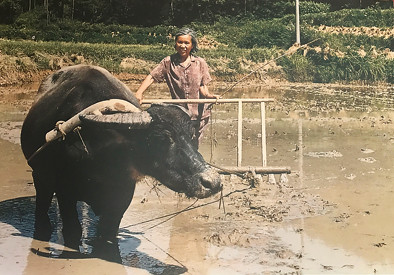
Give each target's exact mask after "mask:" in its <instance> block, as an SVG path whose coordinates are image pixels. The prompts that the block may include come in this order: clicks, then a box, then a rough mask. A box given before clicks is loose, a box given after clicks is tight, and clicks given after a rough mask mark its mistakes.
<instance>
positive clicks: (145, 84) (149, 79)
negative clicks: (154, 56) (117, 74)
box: [135, 74, 155, 104]
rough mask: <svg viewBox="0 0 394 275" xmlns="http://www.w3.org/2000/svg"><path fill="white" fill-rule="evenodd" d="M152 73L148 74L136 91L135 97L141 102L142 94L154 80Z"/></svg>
mask: <svg viewBox="0 0 394 275" xmlns="http://www.w3.org/2000/svg"><path fill="white" fill-rule="evenodd" d="M154 81H155V80H154V79H153V77H152V75H150V74H149V75H148V76H147V77H146V78H145V79H144V81H143V82H142V83H141V85H140V87H139V88H138V90H137V92H136V93H135V97H136V98H137V99H138V102H139V103H140V104H141V102H142V98H143V96H142V94H143V93H144V92H145V90H146V89H148V87H149V86H150V85H151V84H152V83H153V82H154Z"/></svg>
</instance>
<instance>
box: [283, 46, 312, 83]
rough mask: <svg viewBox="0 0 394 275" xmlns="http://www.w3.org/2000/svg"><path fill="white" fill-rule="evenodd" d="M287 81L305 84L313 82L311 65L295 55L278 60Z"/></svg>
mask: <svg viewBox="0 0 394 275" xmlns="http://www.w3.org/2000/svg"><path fill="white" fill-rule="evenodd" d="M279 64H280V65H281V66H282V67H283V70H284V71H285V73H286V75H287V78H288V80H289V81H293V82H305V81H312V80H313V71H314V66H313V63H312V62H311V61H310V60H309V59H308V58H306V57H305V56H303V55H301V54H299V53H295V54H293V55H292V56H290V57H284V58H282V59H281V60H279Z"/></svg>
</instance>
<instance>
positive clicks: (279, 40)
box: [235, 20, 294, 49]
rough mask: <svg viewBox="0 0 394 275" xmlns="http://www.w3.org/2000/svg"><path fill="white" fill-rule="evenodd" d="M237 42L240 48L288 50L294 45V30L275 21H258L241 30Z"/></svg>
mask: <svg viewBox="0 0 394 275" xmlns="http://www.w3.org/2000/svg"><path fill="white" fill-rule="evenodd" d="M240 31H241V33H240V35H239V37H238V39H237V40H236V43H235V44H236V45H237V46H238V47H240V48H247V49H250V48H254V47H273V46H277V47H280V48H288V47H290V46H291V45H292V44H293V43H292V40H293V37H294V30H292V29H290V28H289V27H288V26H286V25H283V24H281V23H278V22H276V21H275V20H273V21H257V22H252V23H250V24H247V25H245V26H243V27H242V28H241V30H240Z"/></svg>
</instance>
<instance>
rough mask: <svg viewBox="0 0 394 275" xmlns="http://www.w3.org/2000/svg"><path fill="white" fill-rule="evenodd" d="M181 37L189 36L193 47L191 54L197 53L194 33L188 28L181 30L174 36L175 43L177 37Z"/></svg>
mask: <svg viewBox="0 0 394 275" xmlns="http://www.w3.org/2000/svg"><path fill="white" fill-rule="evenodd" d="M182 35H190V37H191V38H192V45H193V49H192V50H191V53H192V54H194V53H196V52H198V50H199V48H198V43H197V36H196V33H195V32H194V31H193V30H192V29H190V28H182V29H180V30H179V31H178V32H177V34H175V42H176V40H177V39H178V37H179V36H182Z"/></svg>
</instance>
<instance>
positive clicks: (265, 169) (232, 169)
mask: <svg viewBox="0 0 394 275" xmlns="http://www.w3.org/2000/svg"><path fill="white" fill-rule="evenodd" d="M273 101H274V99H272V98H229V99H145V100H143V101H142V104H155V103H168V104H177V103H188V104H193V103H194V104H195V103H218V104H219V103H220V104H221V103H233V104H234V103H238V135H237V166H226V167H221V168H223V169H222V170H220V171H219V172H220V173H222V174H232V173H234V174H235V173H247V172H252V173H256V174H267V175H269V181H270V182H271V183H274V182H275V178H274V176H273V174H280V175H281V180H286V177H285V174H290V173H291V169H290V167H279V166H267V140H266V127H265V123H266V122H265V105H266V103H269V102H273ZM243 103H260V109H261V157H262V166H242V121H243V117H242V104H243Z"/></svg>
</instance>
